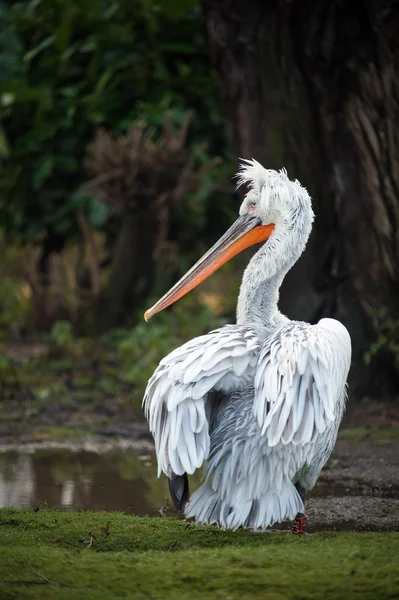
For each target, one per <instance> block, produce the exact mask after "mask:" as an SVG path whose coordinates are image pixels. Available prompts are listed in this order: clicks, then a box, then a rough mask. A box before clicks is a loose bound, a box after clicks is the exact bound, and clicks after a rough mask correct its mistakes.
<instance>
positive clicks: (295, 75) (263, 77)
mask: <svg viewBox="0 0 399 600" xmlns="http://www.w3.org/2000/svg"><path fill="white" fill-rule="evenodd" d="M203 6H204V13H205V19H206V24H207V29H208V36H209V41H210V45H211V50H212V52H213V56H214V60H215V63H216V67H217V70H218V72H219V76H220V82H221V90H222V95H223V100H224V104H225V109H226V114H227V117H228V121H229V124H230V127H231V133H232V138H233V143H234V147H235V151H236V153H237V155H238V156H241V157H244V158H250V157H254V158H256V159H258V160H259V161H260V162H261V163H263V164H265V165H266V166H268V167H272V168H280V167H281V166H283V165H284V166H286V167H287V169H288V174H289V175H290V177H294V178H298V179H299V180H300V181H301V182H302V183H303V184H304V185H305V186H306V187H307V188H308V190H309V192H310V194H311V195H312V197H313V202H314V209H315V213H316V222H315V228H314V232H313V234H312V236H311V240H310V242H309V245H308V248H307V251H306V252H305V254H304V256H303V257H302V258H301V259H300V261H299V262H298V264H297V265H296V266H295V267H294V269H293V270H292V272H291V273H290V274H289V275H288V276H287V278H286V281H285V283H284V285H283V289H282V293H281V307H282V309H283V311H284V312H286V313H287V314H289V316H290V317H292V318H296V319H305V320H308V321H310V322H315V321H317V320H318V319H319V318H320V317H322V316H330V317H336V318H338V319H340V320H341V321H342V322H343V323H344V324H345V325H346V326H347V327H348V329H349V331H350V333H351V336H352V342H353V349H354V354H353V363H352V372H351V382H352V386H353V387H352V389H353V390H354V391H355V392H356V394H357V395H365V394H367V395H378V396H382V395H383V394H389V393H397V389H398V384H399V378H398V372H397V369H395V359H396V366H397V356H396V357H395V355H394V353H393V352H389V351H387V352H386V353H385V354H384V353H380V355H379V356H377V357H376V359H375V360H373V362H372V364H371V366H370V367H366V364H365V362H364V353H365V352H367V351H368V350H369V348H370V346H371V344H372V343H373V342H375V340H376V339H377V338H378V336H379V333H380V331H381V326H387V325H388V324H389V323H391V324H392V323H395V322H399V295H398V292H399V254H398V247H399V246H398V242H399V227H398V225H399V203H398V196H399V166H398V165H399V128H398V124H399V79H398V76H397V73H398V68H399V46H398V41H397V40H399V3H398V2H397V1H396V2H381V1H380V2H378V1H372V0H369V1H367V0H358V1H357V2H344V1H341V0H291V1H289V0H269V1H267V0H245V2H244V1H243V0H203ZM393 329H394V327H393ZM393 335H398V326H397V325H396V334H395V333H394V334H393Z"/></svg>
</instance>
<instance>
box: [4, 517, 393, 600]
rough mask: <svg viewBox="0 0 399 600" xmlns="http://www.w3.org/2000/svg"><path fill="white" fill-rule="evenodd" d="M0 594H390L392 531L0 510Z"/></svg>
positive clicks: (333, 597)
mask: <svg viewBox="0 0 399 600" xmlns="http://www.w3.org/2000/svg"><path fill="white" fill-rule="evenodd" d="M0 525H1V530H2V542H3V543H2V547H1V549H0V594H1V597H2V598H4V599H5V600H8V599H11V598H17V597H18V598H21V599H23V598H44V599H45V598H54V595H56V596H57V598H60V599H64V598H65V600H70V599H71V598H82V597H84V598H88V599H91V598H93V599H96V598H99V597H100V598H102V599H104V600H108V599H111V598H112V599H114V598H122V597H123V598H140V599H141V598H143V599H144V598H165V599H175V598H177V597H178V598H182V599H190V600H191V599H197V598H198V599H200V598H201V599H202V598H206V599H212V600H213V599H220V600H222V599H226V598H231V600H243V599H252V598H255V597H256V598H258V597H259V598H270V599H273V600H279V599H280V598H287V599H288V598H309V599H311V600H318V599H320V598H325V597H328V598H329V599H330V600H342V598H348V599H349V598H350V599H351V600H352V599H354V598H359V599H360V598H361V599H362V600H374V599H375V598H378V599H379V600H385V599H390V598H392V599H393V598H396V596H397V563H398V560H399V539H398V535H397V534H396V533H385V534H383V533H352V532H341V533H334V532H323V533H318V534H316V535H314V536H312V537H301V538H299V536H292V535H291V534H289V533H281V534H263V535H261V534H253V533H251V532H248V531H236V532H231V531H220V530H217V529H216V528H214V527H205V526H196V525H192V524H186V523H185V522H184V521H178V520H176V519H167V518H164V519H161V518H157V519H154V518H138V517H131V516H127V515H123V514H118V513H106V512H99V513H91V512H79V513H60V512H55V511H51V510H48V509H46V508H44V509H40V510H39V511H37V512H34V511H33V510H24V511H18V510H10V509H3V510H1V511H0Z"/></svg>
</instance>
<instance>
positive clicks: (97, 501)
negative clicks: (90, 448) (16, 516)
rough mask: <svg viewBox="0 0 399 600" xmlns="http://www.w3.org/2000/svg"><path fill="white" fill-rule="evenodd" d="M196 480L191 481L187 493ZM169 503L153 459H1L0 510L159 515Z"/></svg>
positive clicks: (57, 454) (50, 455) (60, 455)
mask: <svg viewBox="0 0 399 600" xmlns="http://www.w3.org/2000/svg"><path fill="white" fill-rule="evenodd" d="M199 480H200V475H199V476H197V477H196V478H194V479H193V480H192V481H191V486H192V489H195V487H196V485H197V484H198V483H199ZM168 497H169V490H168V484H167V480H166V478H165V477H161V478H160V479H158V478H157V476H156V464H155V458H154V457H153V456H151V455H137V454H133V453H131V452H119V451H118V452H116V451H115V452H109V453H107V454H101V455H99V454H97V453H95V452H86V451H82V452H72V451H65V450H59V451H57V450H53V449H52V450H49V451H37V452H35V453H33V454H28V453H19V452H18V453H17V452H5V453H3V454H0V507H6V506H8V507H10V506H13V507H20V508H24V507H25V508H26V507H35V506H43V503H45V504H47V506H48V507H49V508H63V509H69V510H79V509H90V510H121V511H125V512H127V513H131V514H136V515H145V514H159V510H160V508H161V507H163V506H165V504H166V502H167V498H168Z"/></svg>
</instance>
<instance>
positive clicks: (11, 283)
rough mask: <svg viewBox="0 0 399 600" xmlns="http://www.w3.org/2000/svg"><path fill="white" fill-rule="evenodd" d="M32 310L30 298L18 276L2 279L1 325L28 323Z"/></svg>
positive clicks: (0, 288) (0, 299)
mask: <svg viewBox="0 0 399 600" xmlns="http://www.w3.org/2000/svg"><path fill="white" fill-rule="evenodd" d="M29 310H30V303H29V298H27V297H26V296H25V295H24V294H23V293H22V290H21V281H20V279H18V278H17V277H11V276H6V277H2V278H1V279H0V326H10V325H11V326H13V325H19V324H22V323H26V321H27V318H28V315H29Z"/></svg>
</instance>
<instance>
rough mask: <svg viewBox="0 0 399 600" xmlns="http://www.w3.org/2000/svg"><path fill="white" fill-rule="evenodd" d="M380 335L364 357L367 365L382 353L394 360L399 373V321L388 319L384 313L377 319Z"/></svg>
mask: <svg viewBox="0 0 399 600" xmlns="http://www.w3.org/2000/svg"><path fill="white" fill-rule="evenodd" d="M377 323H378V325H377V326H378V330H379V335H378V338H377V340H376V341H375V342H374V344H372V345H371V346H370V348H369V350H368V351H367V352H366V353H365V355H364V361H365V363H366V365H369V364H370V363H371V361H372V360H373V358H374V357H376V356H378V355H380V354H381V353H388V354H389V355H390V356H392V357H393V358H394V361H395V363H396V367H397V370H398V372H399V319H389V318H387V316H386V314H385V312H384V311H382V313H381V314H379V315H378V318H377Z"/></svg>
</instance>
